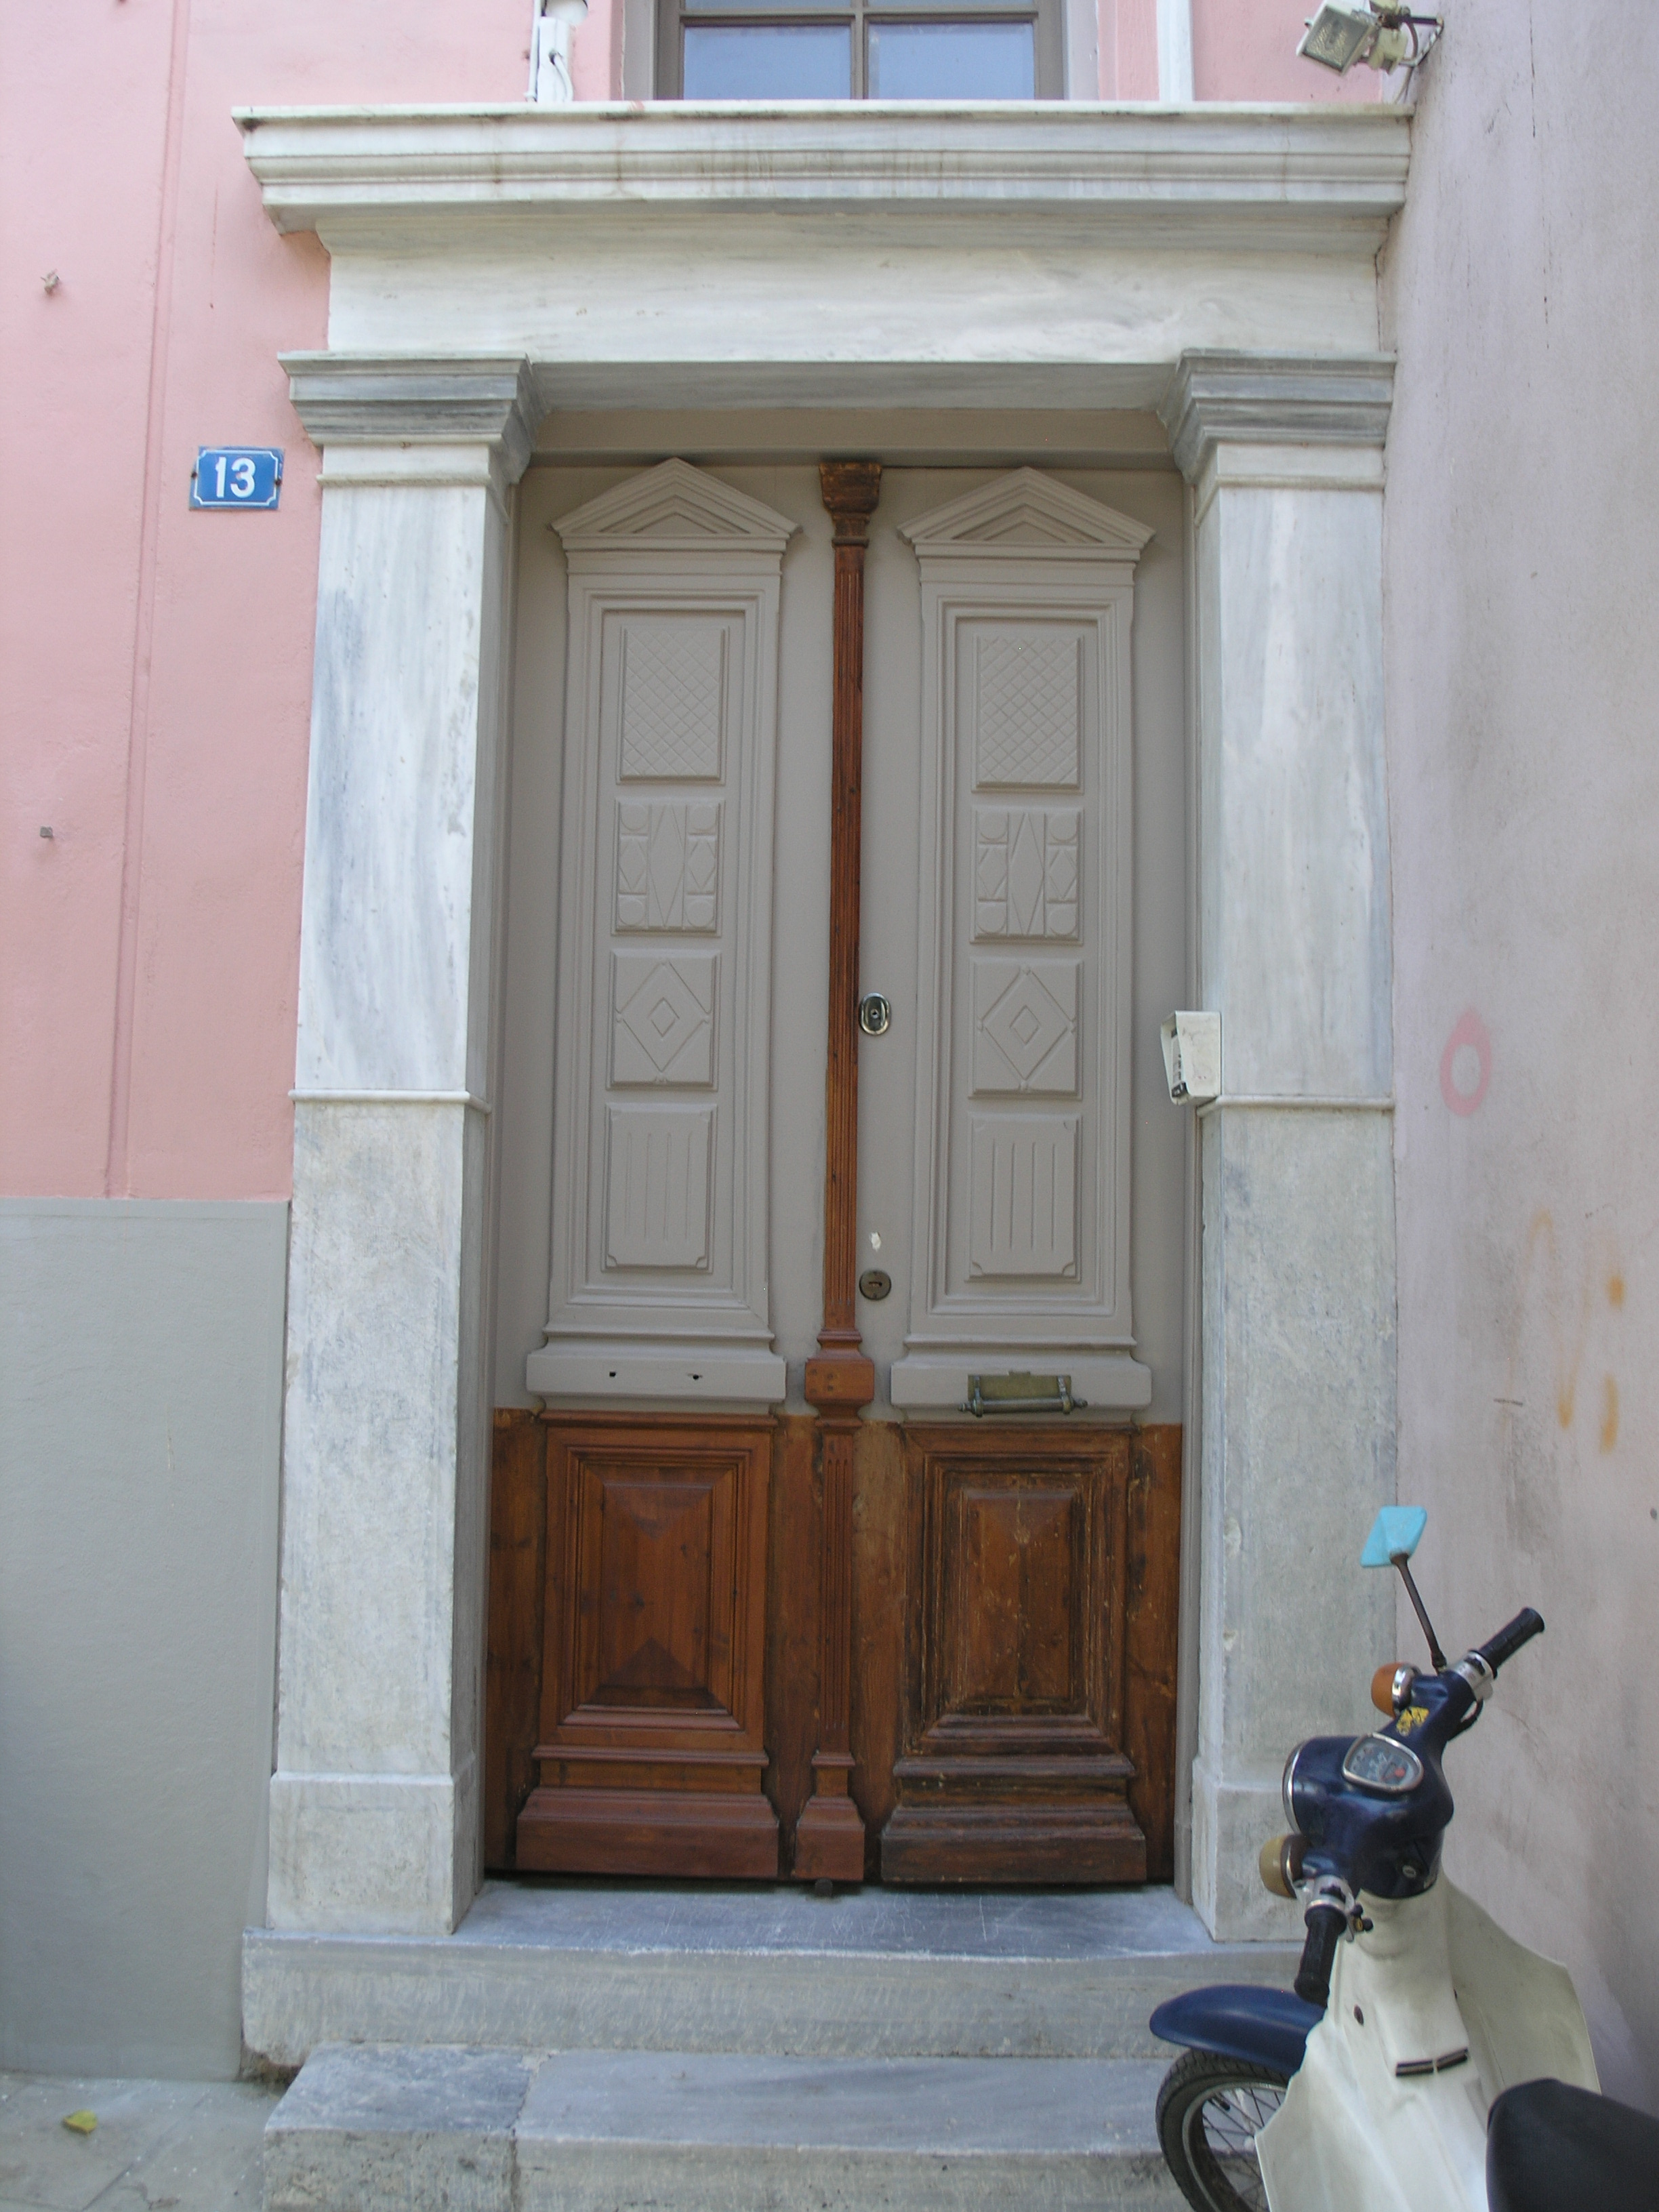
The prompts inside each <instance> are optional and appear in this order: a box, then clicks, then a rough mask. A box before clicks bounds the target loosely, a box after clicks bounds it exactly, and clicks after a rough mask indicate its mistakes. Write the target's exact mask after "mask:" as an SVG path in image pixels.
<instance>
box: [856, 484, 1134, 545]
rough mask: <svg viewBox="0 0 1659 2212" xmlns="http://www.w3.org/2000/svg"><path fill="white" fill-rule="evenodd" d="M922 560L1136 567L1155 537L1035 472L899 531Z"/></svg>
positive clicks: (990, 486)
mask: <svg viewBox="0 0 1659 2212" xmlns="http://www.w3.org/2000/svg"><path fill="white" fill-rule="evenodd" d="M899 534H900V536H901V537H902V538H908V539H909V541H910V543H911V544H912V545H914V546H915V549H916V551H917V553H918V554H919V555H920V556H921V558H922V559H923V560H935V559H949V558H950V557H951V556H966V557H975V556H984V555H986V554H987V553H1011V554H1018V555H1023V556H1026V557H1029V558H1032V559H1036V560H1041V559H1043V558H1044V557H1045V556H1046V557H1049V558H1054V559H1060V560H1076V559H1078V558H1079V556H1081V557H1083V558H1085V559H1086V558H1089V557H1090V556H1093V557H1096V558H1103V559H1106V560H1118V561H1127V562H1133V561H1134V560H1135V559H1136V558H1137V557H1138V556H1139V554H1140V552H1141V550H1142V549H1143V547H1144V546H1145V545H1146V542H1147V540H1148V539H1149V538H1151V537H1152V535H1153V533H1152V531H1151V530H1149V529H1148V528H1147V527H1146V524H1145V523H1141V522H1136V521H1134V520H1132V519H1131V518H1130V517H1129V516H1128V515H1127V514H1119V513H1117V511H1116V510H1115V508H1113V507H1103V506H1102V505H1101V503H1100V501H1098V500H1094V499H1085V496H1084V495H1083V494H1082V493H1081V492H1079V491H1072V490H1070V489H1068V488H1067V487H1066V485H1065V484H1062V483H1055V481H1054V478H1053V477H1047V476H1044V475H1043V473H1042V471H1041V470H1040V469H1015V470H1014V471H1012V473H1011V474H1009V475H1008V476H1006V477H998V478H997V480H996V482H995V483H988V484H981V487H980V489H978V490H977V491H970V492H965V493H963V496H962V497H961V498H960V499H953V500H951V501H950V503H949V505H948V506H945V507H935V508H934V509H933V512H932V513H930V514H924V515H921V516H919V517H918V518H917V519H916V520H915V521H914V522H904V523H901V524H900V525H899Z"/></svg>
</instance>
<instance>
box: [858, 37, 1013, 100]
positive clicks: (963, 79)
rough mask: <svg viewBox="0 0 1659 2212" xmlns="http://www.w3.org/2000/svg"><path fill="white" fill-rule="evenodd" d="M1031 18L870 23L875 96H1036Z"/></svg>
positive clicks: (871, 80) (1008, 97)
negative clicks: (1021, 21) (1004, 20)
mask: <svg viewBox="0 0 1659 2212" xmlns="http://www.w3.org/2000/svg"><path fill="white" fill-rule="evenodd" d="M870 97H871V99H872V100H1033V99H1035V98H1036V40H1035V38H1034V37H1033V34H1032V27H1031V25H1030V24H1029V23H873V22H872V24H871V26H870Z"/></svg>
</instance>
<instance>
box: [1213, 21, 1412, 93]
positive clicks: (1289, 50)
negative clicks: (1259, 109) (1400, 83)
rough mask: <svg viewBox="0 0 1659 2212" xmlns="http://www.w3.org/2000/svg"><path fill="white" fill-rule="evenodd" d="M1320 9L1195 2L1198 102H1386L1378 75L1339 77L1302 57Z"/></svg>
mask: <svg viewBox="0 0 1659 2212" xmlns="http://www.w3.org/2000/svg"><path fill="white" fill-rule="evenodd" d="M1315 4H1316V0H1192V9H1193V93H1194V97H1195V98H1196V99H1199V100H1379V99H1381V98H1382V96H1383V79H1382V78H1381V76H1378V75H1377V74H1376V71H1375V70H1368V69H1356V70H1349V71H1348V74H1347V75H1346V76H1334V75H1333V73H1332V72H1331V71H1330V70H1328V69H1321V67H1320V66H1319V64H1318V63H1317V62H1307V61H1304V60H1302V58H1300V56H1299V55H1298V54H1297V51H1296V49H1297V40H1299V39H1300V38H1301V36H1302V31H1303V26H1304V23H1305V22H1306V21H1307V19H1308V17H1309V16H1310V15H1312V13H1313V11H1314V7H1315ZM1430 12H1431V11H1430V10H1428V9H1425V10H1424V13H1425V14H1428V13H1430Z"/></svg>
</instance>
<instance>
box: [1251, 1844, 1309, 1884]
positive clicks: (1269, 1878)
mask: <svg viewBox="0 0 1659 2212" xmlns="http://www.w3.org/2000/svg"><path fill="white" fill-rule="evenodd" d="M1306 1849H1307V1845H1306V1843H1305V1842H1304V1839H1303V1838H1302V1837H1300V1836H1272V1837H1269V1838H1268V1839H1267V1842H1266V1843H1265V1844H1263V1845H1262V1846H1261V1857H1260V1858H1259V1859H1258V1860H1257V1861H1256V1864H1257V1866H1258V1867H1259V1868H1260V1869H1261V1884H1262V1887H1263V1888H1264V1889H1270V1890H1271V1891H1272V1892H1273V1895H1274V1896H1275V1897H1289V1898H1294V1897H1295V1895H1296V1885H1297V1882H1298V1881H1300V1880H1301V1879H1302V1854H1303V1852H1304V1850H1306Z"/></svg>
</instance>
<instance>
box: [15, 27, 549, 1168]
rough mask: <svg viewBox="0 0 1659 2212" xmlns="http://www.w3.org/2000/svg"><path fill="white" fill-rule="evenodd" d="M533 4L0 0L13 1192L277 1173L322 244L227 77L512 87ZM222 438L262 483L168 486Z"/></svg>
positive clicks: (239, 86)
mask: <svg viewBox="0 0 1659 2212" xmlns="http://www.w3.org/2000/svg"><path fill="white" fill-rule="evenodd" d="M527 15H528V8H527V5H526V0H470V4H469V5H468V6H467V7H466V8H465V9H457V8H453V7H449V6H440V5H437V4H435V0H412V3H411V0H403V4H401V5H400V6H398V8H396V9H393V8H392V7H390V6H388V5H387V4H386V0H327V4H321V0H285V4H284V5H283V7H281V8H272V9H255V8H250V7H247V6H246V5H239V4H236V0H172V4H171V5H169V4H167V0H69V4H66V5H64V6H60V7H54V8H52V9H9V10H8V11H7V23H6V30H5V56H4V68H3V71H0V201H3V204H4V205H5V207H6V209H7V212H8V223H7V231H6V236H5V240H4V246H3V255H4V265H5V270H6V281H5V283H4V284H3V286H0V301H3V307H0V316H3V324H0V344H3V347H4V349H5V356H6V359H7V361H8V363H9V402H10V409H11V416H12V427H13V429H14V433H15V430H16V428H17V426H18V425H19V424H20V423H21V424H23V425H26V426H27V430H26V434H25V435H21V436H18V435H14V436H13V437H12V438H10V439H9V440H8V441H7V448H6V459H5V463H4V471H5V473H4V477H3V484H0V496H3V502H4V518H5V520H4V529H3V533H0V537H3V550H0V562H3V568H0V626H3V627H0V655H3V665H4V667H5V670H6V680H5V692H4V706H3V713H4V720H5V739H4V743H3V745H0V777H3V783H0V791H3V796H4V800H5V805H4V813H3V819H4V821H5V823H6V824H7V829H6V835H5V837H4V841H3V855H0V943H3V945H4V947H5V952H4V957H3V960H0V1035H3V1036H4V1038H5V1050H4V1052H3V1053H0V1188H3V1189H4V1190H5V1191H6V1192H8V1193H9V1194H49V1195H59V1196H82V1195H97V1194H102V1193H106V1192H108V1193H112V1194H136V1195H139V1196H155V1197H182V1196H191V1197H210V1198H233V1197H256V1196H271V1195H282V1194H285V1193H286V1192H287V1190H288V1188H289V1153H290V1148H291V1142H292V1132H291V1115H290V1112H289V1103H288V1096H287V1094H288V1090H289V1084H290V1083H291V1081H292V1079H293V1063H294V1000H295V969H296V963H297V949H298V935H299V902H300V868H301V843H302V837H303V822H304V799H305V767H306V742H307V722H308V718H309V711H310V681H311V645H312V623H313V603H314V597H315V575H316V549H317V525H318V506H319V499H318V492H317V486H316V465H315V456H314V454H313V451H312V449H311V448H310V447H309V446H307V442H306V440H305V437H304V435H303V433H302V432H301V428H300V425H299V423H298V422H297V420H296V419H295V416H294V414H293V412H292V410H290V408H289V404H288V400H287V396H286V395H287V386H286V383H285V380H284V379H283V373H282V370H281V368H279V367H278V365H277V362H276V355H277V353H278V351H279V350H283V349H288V348H290V347H302V346H315V345H320V344H321V343H323V340H324V332H325V312H326V304H327V276H328V271H327V262H326V258H325V256H324V254H323V252H322V251H321V249H320V248H319V246H318V245H317V243H316V241H315V240H312V239H304V238H299V239H282V238H279V237H278V236H277V235H276V232H275V231H274V230H273V229H272V228H271V226H270V223H269V222H267V221H266V219H265V216H264V211H263V210H262V208H261V206H260V202H259V194H258V187H257V186H256V185H255V184H254V182H253V179H252V177H251V175H250V174H249V173H248V170H247V166H246V162H245V161H244V160H243V158H242V150H241V141H240V136H239V134H238V132H237V131H236V128H235V126H234V124H233V123H232V121H231V119H230V111H231V109H232V107H233V106H237V105H240V104H244V103H250V102H255V101H258V102H270V103H275V102H284V101H293V102H311V101H350V100H519V99H521V98H522V97H523V95H524V89H525V85H526V58H525V56H526V27H527V26H526V18H527ZM65 125H67V127H65ZM54 269H55V270H57V271H58V276H59V277H60V279H61V281H60V283H59V284H58V287H57V289H55V290H53V291H52V292H50V293H48V292H47V291H46V289H44V287H43V286H42V284H41V283H40V278H41V276H43V275H44V274H45V273H46V271H48V270H54ZM158 297H159V300H160V303H161V305H160V308H159V311H158V308H157V304H156V303H157V300H158ZM213 441H245V442H250V443H258V442H269V443H271V444H275V445H280V446H283V447H285V448H286V450H287V453H288V461H289V474H288V480H287V482H286V483H285V485H284V488H283V501H282V506H281V508H280V510H279V511H278V512H277V513H276V514H274V515H258V516H234V515H216V514H202V513H191V512H190V511H189V509H188V507H187V506H186V500H187V496H188V491H189V480H190V472H191V464H192V462H193V460H194V458H195V451H196V447H197V445H198V444H200V443H207V442H213ZM42 824H50V825H51V827H52V829H53V831H54V833H55V834H54V836H53V837H52V840H51V841H50V842H48V841H46V840H45V839H43V838H41V837H40V836H39V835H38V831H39V829H40V826H41V825H42Z"/></svg>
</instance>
